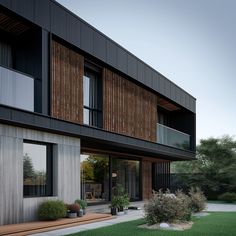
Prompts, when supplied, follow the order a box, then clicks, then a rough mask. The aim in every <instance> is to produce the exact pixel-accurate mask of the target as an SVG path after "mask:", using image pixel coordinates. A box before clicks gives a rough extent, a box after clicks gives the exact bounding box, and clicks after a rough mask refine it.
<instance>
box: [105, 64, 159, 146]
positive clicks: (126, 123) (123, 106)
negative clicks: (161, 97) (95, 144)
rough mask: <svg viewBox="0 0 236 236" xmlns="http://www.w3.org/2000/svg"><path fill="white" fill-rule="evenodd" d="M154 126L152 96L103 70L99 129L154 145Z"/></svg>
mask: <svg viewBox="0 0 236 236" xmlns="http://www.w3.org/2000/svg"><path fill="white" fill-rule="evenodd" d="M156 123H157V97H156V95H155V94H153V93H151V92H149V91H147V90H145V89H144V88H142V87H140V86H138V85H136V84H134V83H132V82H130V81H128V80H127V79H125V78H123V77H121V76H119V75H117V74H116V73H114V72H112V71H110V70H108V69H106V68H105V69H104V70H103V128H104V129H106V130H109V131H113V132H116V133H120V134H125V135H129V136H132V137H136V138H140V139H145V140H148V141H153V142H156Z"/></svg>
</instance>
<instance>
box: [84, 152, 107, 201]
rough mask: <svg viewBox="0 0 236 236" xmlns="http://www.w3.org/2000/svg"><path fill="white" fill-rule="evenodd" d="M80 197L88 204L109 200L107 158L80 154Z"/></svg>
mask: <svg viewBox="0 0 236 236" xmlns="http://www.w3.org/2000/svg"><path fill="white" fill-rule="evenodd" d="M80 157H81V195H82V198H83V199H86V201H87V202H88V203H99V202H104V201H108V200H109V158H108V157H107V156H105V155H98V154H82V155H81V156H80Z"/></svg>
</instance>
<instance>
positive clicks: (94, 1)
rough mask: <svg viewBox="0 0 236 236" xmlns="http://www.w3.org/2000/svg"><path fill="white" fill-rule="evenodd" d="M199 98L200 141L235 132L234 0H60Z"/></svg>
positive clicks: (59, 0) (235, 64)
mask: <svg viewBox="0 0 236 236" xmlns="http://www.w3.org/2000/svg"><path fill="white" fill-rule="evenodd" d="M58 2H59V3H61V4H62V5H64V6H65V7H66V8H68V9H69V10H71V11H73V12H74V13H75V14H76V15H78V16H80V17H81V18H82V19H84V20H85V21H87V22H88V23H90V24H91V25H93V26H94V27H95V28H97V29H98V30H100V31H101V32H103V33H104V34H106V35H107V36H109V37H110V38H112V39H113V40H114V41H116V42H117V43H119V44H120V45H121V46H123V47H125V48H126V49H127V50H129V51H130V52H132V53H133V54H134V55H136V56H137V57H139V58H140V59H142V60H143V61H145V62H146V63H148V64H149V65H150V66H152V67H153V68H154V69H156V70H157V71H159V72H160V73H162V74H163V75H165V76H166V77H167V78H169V79H170V80H171V81H173V82H174V83H176V84H177V85H179V86H180V87H182V88H183V89H184V90H186V91H187V92H189V93H190V94H192V95H193V96H194V97H195V98H196V99H197V140H199V139H202V138H207V137H211V136H213V137H219V136H222V135H224V134H229V135H232V136H233V135H236V104H235V103H236V76H235V75H236V27H235V22H236V1H235V0H118V1H115V0H113V1H112V0H99V1H98V0H86V1H85V0H58Z"/></svg>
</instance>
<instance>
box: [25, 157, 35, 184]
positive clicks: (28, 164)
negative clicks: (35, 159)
mask: <svg viewBox="0 0 236 236" xmlns="http://www.w3.org/2000/svg"><path fill="white" fill-rule="evenodd" d="M23 170H24V174H23V175H24V180H26V179H32V178H33V177H34V175H35V173H34V167H33V163H32V160H31V158H30V156H29V155H28V153H25V155H24V159H23Z"/></svg>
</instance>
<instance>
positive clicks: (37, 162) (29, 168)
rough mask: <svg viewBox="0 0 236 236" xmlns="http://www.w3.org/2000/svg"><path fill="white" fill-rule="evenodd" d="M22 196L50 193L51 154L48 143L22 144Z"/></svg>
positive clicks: (39, 195) (47, 194) (48, 194)
mask: <svg viewBox="0 0 236 236" xmlns="http://www.w3.org/2000/svg"><path fill="white" fill-rule="evenodd" d="M23 178H24V180H23V183H24V189H23V192H24V197H42V196H50V195H52V155H51V146H50V144H41V143H40V144H39V143H30V142H24V144H23Z"/></svg>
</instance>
